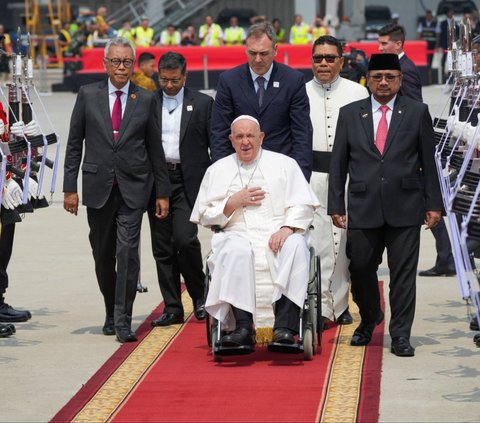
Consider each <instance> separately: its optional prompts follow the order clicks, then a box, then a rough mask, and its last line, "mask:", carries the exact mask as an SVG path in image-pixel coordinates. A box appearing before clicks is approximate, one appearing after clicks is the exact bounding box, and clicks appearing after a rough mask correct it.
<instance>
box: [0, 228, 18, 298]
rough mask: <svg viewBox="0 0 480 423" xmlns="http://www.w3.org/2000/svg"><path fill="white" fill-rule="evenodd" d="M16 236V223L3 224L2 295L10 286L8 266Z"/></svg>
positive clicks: (0, 256)
mask: <svg viewBox="0 0 480 423" xmlns="http://www.w3.org/2000/svg"><path fill="white" fill-rule="evenodd" d="M14 236H15V223H12V224H9V225H2V232H1V234H0V296H3V294H5V291H6V290H7V288H8V274H7V267H8V263H9V262H10V257H11V256H12V250H13V239H14Z"/></svg>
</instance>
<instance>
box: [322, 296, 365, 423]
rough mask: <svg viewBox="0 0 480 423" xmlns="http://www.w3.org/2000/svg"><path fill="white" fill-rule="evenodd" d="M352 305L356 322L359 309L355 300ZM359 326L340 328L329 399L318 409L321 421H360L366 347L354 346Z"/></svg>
mask: <svg viewBox="0 0 480 423" xmlns="http://www.w3.org/2000/svg"><path fill="white" fill-rule="evenodd" d="M349 308H350V311H351V312H352V316H353V318H354V321H355V322H359V321H360V315H359V314H358V308H357V307H356V305H355V304H354V303H353V302H352V301H351V300H350V304H349ZM355 327H356V325H355V324H353V325H342V326H341V327H340V333H339V335H338V339H337V341H336V345H335V351H334V353H333V361H332V365H331V369H330V373H329V375H328V383H327V384H326V395H325V400H324V402H323V407H321V409H319V410H318V414H317V418H316V421H317V422H322V423H338V422H343V423H347V422H356V421H357V413H358V406H359V401H360V390H361V382H362V371H363V362H364V358H365V347H352V346H350V339H351V337H352V335H353V332H354V330H355Z"/></svg>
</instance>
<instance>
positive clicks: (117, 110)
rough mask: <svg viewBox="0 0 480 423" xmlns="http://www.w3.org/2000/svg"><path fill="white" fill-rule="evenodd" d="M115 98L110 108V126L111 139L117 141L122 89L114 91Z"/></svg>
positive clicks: (120, 119) (120, 116)
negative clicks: (111, 131)
mask: <svg viewBox="0 0 480 423" xmlns="http://www.w3.org/2000/svg"><path fill="white" fill-rule="evenodd" d="M115 94H116V95H117V98H116V99H115V103H114V104H113V110H112V128H113V139H114V140H115V141H117V138H118V131H119V130H120V123H121V122H122V100H121V97H122V94H123V91H120V90H117V91H115Z"/></svg>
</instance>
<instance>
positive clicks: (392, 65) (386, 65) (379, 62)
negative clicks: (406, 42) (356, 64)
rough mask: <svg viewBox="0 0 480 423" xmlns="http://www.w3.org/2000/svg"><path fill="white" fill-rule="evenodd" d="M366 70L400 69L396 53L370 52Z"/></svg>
mask: <svg viewBox="0 0 480 423" xmlns="http://www.w3.org/2000/svg"><path fill="white" fill-rule="evenodd" d="M368 70H369V71H372V70H398V71H401V70H402V69H401V68H400V61H399V60H398V55H397V54H390V53H383V54H372V56H371V57H370V62H369V63H368Z"/></svg>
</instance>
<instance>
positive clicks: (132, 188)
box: [63, 80, 170, 209]
mask: <svg viewBox="0 0 480 423" xmlns="http://www.w3.org/2000/svg"><path fill="white" fill-rule="evenodd" d="M155 104H156V99H155V97H154V95H153V94H152V93H150V92H147V91H145V90H143V89H141V88H139V87H137V86H136V85H134V84H133V83H130V87H129V93H128V99H127V104H126V106H125V111H124V113H123V118H122V122H121V126H120V130H119V134H118V139H117V141H114V138H113V129H112V119H111V115H110V108H109V101H108V84H107V80H105V81H102V82H95V83H93V84H89V85H84V86H82V87H81V88H80V91H79V93H78V96H77V100H76V102H75V106H74V109H73V112H72V117H71V121H70V131H69V135H68V143H67V151H66V155H65V166H64V182H63V191H64V192H77V177H78V172H79V169H80V163H81V162H82V153H83V152H84V157H83V164H82V173H83V178H82V193H83V195H82V200H83V204H84V205H86V206H87V207H92V208H101V207H102V206H103V205H105V203H106V201H107V199H108V197H109V195H110V192H111V189H112V186H113V184H114V180H115V179H116V181H117V183H118V187H119V189H120V192H121V194H122V197H123V200H124V201H125V203H126V205H127V206H128V207H130V208H132V209H138V208H146V206H147V203H148V199H149V198H150V193H151V191H152V183H153V181H155V187H156V190H157V196H158V197H168V196H169V195H170V181H169V178H168V172H167V168H166V164H165V156H164V153H163V147H162V142H161V136H160V134H161V132H160V128H159V126H158V120H159V119H158V115H157V114H156V112H157V107H155ZM84 142H85V149H84ZM84 150H85V151H84Z"/></svg>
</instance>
